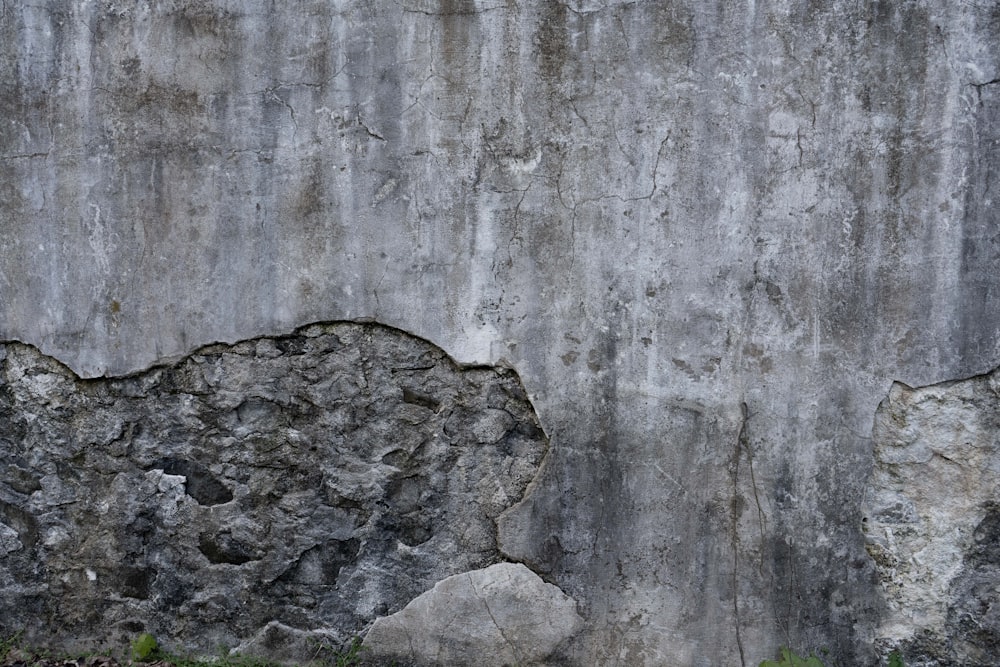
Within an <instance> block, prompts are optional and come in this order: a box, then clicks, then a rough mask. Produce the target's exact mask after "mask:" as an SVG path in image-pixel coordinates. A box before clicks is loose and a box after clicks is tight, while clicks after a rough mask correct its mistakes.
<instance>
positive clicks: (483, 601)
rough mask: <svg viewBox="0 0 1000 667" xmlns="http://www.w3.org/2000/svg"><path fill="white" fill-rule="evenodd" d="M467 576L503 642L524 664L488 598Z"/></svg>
mask: <svg viewBox="0 0 1000 667" xmlns="http://www.w3.org/2000/svg"><path fill="white" fill-rule="evenodd" d="M465 576H466V577H467V578H468V580H469V586H470V587H471V588H472V592H473V593H475V594H476V597H477V598H479V601H480V602H482V603H483V607H484V608H485V609H486V613H487V614H489V617H490V620H491V621H493V625H494V626H495V627H496V629H497V632H499V633H500V636H501V637H503V640H504V641H505V642H507V645H508V646H510V651H511V653H513V654H514V659H515V660H517V662H518V664H521V663H523V662H524V656H522V655H521V652H520V651H518V650H517V646H516V645H515V644H514V642H512V641H511V640H510V638H509V637H508V636H507V633H505V632H504V631H503V627H501V625H500V624H499V623H497V619H496V617H495V616H494V615H493V610H492V609H490V603H489V602H487V601H486V598H485V597H483V595H482V594H481V593H480V592H479V589H478V588H476V583H475V582H474V581H473V580H472V576H471V575H470V574H468V573H466V575H465Z"/></svg>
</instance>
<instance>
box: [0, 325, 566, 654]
mask: <svg viewBox="0 0 1000 667" xmlns="http://www.w3.org/2000/svg"><path fill="white" fill-rule="evenodd" d="M336 325H355V326H361V327H371V328H383V329H386V330H389V331H393V332H396V333H400V334H403V335H405V336H409V337H411V338H415V339H417V340H419V341H421V342H422V343H424V344H426V345H429V346H431V347H433V348H434V349H436V350H439V351H440V352H441V354H442V355H443V358H444V359H446V360H447V362H448V364H450V365H451V366H452V368H453V369H455V370H457V371H459V372H464V371H474V370H494V371H495V370H503V371H507V372H512V373H514V375H515V377H516V378H517V382H518V384H519V385H520V386H521V389H522V390H523V391H524V394H525V398H526V399H527V401H528V404H529V405H530V406H531V410H532V412H533V413H534V415H535V418H536V420H537V421H538V427H539V428H540V429H541V431H542V434H543V436H544V438H545V442H546V448H545V453H544V454H543V456H542V460H541V462H540V463H539V464H538V468H537V469H536V471H535V474H534V475H533V476H532V478H531V481H529V482H528V486H527V487H526V488H525V490H524V493H523V494H522V495H521V497H520V498H519V499H518V500H516V501H515V502H514V503H512V504H511V505H510V507H508V508H507V509H505V510H504V511H503V512H501V513H500V514H499V515H498V516H497V518H496V519H495V520H494V524H495V525H496V528H497V544H496V548H497V551H498V553H499V554H500V555H501V556H502V557H503V558H504V559H505V560H504V561H501V562H500V563H496V564H494V565H499V564H504V563H507V564H510V565H519V566H521V567H524V568H525V569H526V570H527V571H528V572H530V573H531V574H533V575H535V576H536V577H538V578H539V579H540V580H541V581H542V582H543V584H544V585H547V586H554V587H555V588H556V589H557V590H559V592H560V593H562V594H563V595H565V596H566V597H567V598H568V599H570V600H572V601H573V603H574V605H575V606H576V613H577V617H578V618H580V619H581V622H582V617H580V616H579V603H578V602H577V600H576V599H575V598H572V597H570V596H569V595H566V593H565V592H564V591H563V590H562V589H561V588H560V587H559V586H558V585H556V584H554V583H553V582H551V581H549V580H547V579H546V578H545V577H544V573H541V572H538V571H536V568H533V567H531V565H530V564H529V563H526V562H524V561H523V560H521V559H519V558H518V557H517V556H515V555H514V554H513V553H511V552H510V550H508V549H507V548H505V546H504V543H505V542H509V540H506V539H504V537H503V533H510V532H517V528H516V527H512V528H508V529H505V528H504V527H503V526H502V522H503V523H506V522H505V521H504V519H505V517H507V516H508V515H513V514H514V513H515V510H519V509H527V508H529V507H530V500H531V498H530V496H531V495H532V493H533V491H534V490H535V489H536V488H537V487H538V485H539V484H540V479H541V478H542V476H543V473H545V472H546V471H547V469H548V467H549V464H550V461H551V459H552V438H551V436H550V435H549V433H548V431H547V430H546V429H545V426H544V423H543V421H542V419H541V417H540V415H539V414H538V410H537V408H536V405H535V400H534V398H533V397H532V396H531V395H530V394H529V393H528V391H527V387H525V385H524V380H523V379H522V378H521V373H520V372H519V371H518V370H517V368H516V367H515V366H514V365H513V364H511V363H510V362H508V361H507V360H506V359H504V358H501V359H499V360H497V361H496V362H495V363H493V364H489V363H466V362H461V361H458V360H457V359H456V358H455V357H454V356H452V354H451V353H450V352H448V350H446V349H445V348H444V346H442V345H439V344H438V343H436V342H435V341H433V340H430V339H428V338H426V337H424V336H420V335H418V334H415V333H412V332H410V331H407V330H406V329H403V328H401V327H399V326H394V325H391V324H386V323H383V322H380V321H378V320H376V319H375V318H371V317H362V318H356V319H325V320H316V321H312V322H308V323H306V324H302V325H299V326H296V327H294V328H293V329H291V331H284V332H280V333H260V334H257V335H251V336H246V337H241V338H238V339H236V340H233V341H228V340H216V341H212V342H209V343H203V344H199V345H197V346H194V347H192V348H190V349H189V350H187V351H186V352H181V353H177V354H171V355H164V356H161V357H159V358H157V359H155V360H154V361H152V362H151V363H149V364H147V365H145V366H143V367H140V368H136V369H132V370H129V371H127V372H124V373H119V374H102V375H97V376H85V375H81V374H80V373H78V372H77V370H76V369H75V368H73V367H72V366H71V365H69V364H68V363H67V362H65V361H63V360H62V359H61V358H60V357H59V356H58V355H55V354H49V353H47V352H45V351H44V349H42V347H41V346H40V345H36V344H34V343H30V342H26V341H24V340H21V339H19V338H14V337H11V338H6V339H3V340H0V368H2V367H3V366H4V362H5V361H6V359H7V348H8V347H9V346H20V347H23V348H27V349H29V350H32V351H33V352H34V353H35V354H37V355H38V356H39V357H41V358H42V359H43V360H44V361H46V362H48V363H52V364H54V365H55V366H56V368H57V369H58V370H59V371H61V372H62V373H63V374H64V375H65V376H67V377H68V378H69V379H71V380H72V381H73V382H74V384H79V383H85V384H86V383H96V382H103V381H109V380H125V379H133V378H138V377H140V376H143V375H147V374H149V373H154V372H156V371H159V370H165V369H170V368H176V367H178V366H179V365H180V364H182V363H184V362H185V361H186V360H188V359H190V358H191V357H194V356H197V355H198V354H202V353H206V352H208V351H210V350H212V349H213V348H216V347H219V346H224V347H228V348H232V347H235V346H237V345H240V344H241V343H247V342H251V341H259V340H281V339H288V338H294V337H297V336H305V337H310V335H309V330H310V329H312V328H314V327H329V326H336ZM488 567H493V565H491V566H488ZM483 569H486V568H483ZM475 571H476V570H471V571H468V572H464V573H457V574H455V575H451V576H463V575H464V576H469V575H470V573H471V572H475ZM448 578H449V577H445V579H448ZM445 579H442V580H440V581H438V582H436V583H435V584H434V586H433V587H432V588H430V589H428V590H427V591H425V592H424V593H421V594H420V595H418V596H417V598H419V597H420V596H421V595H426V594H428V593H430V592H431V591H433V590H434V589H435V588H437V586H438V585H439V584H440V583H441V582H443V581H444V580H445ZM470 585H471V579H470ZM417 598H414V599H413V600H411V601H410V602H408V603H407V604H406V605H404V606H403V608H402V609H400V611H403V609H405V608H406V607H407V606H409V605H410V604H411V603H412V602H413V601H414V600H416V599H417ZM396 613H399V612H396ZM380 618H381V617H380ZM378 620H379V619H378V618H376V619H375V621H372V623H370V624H369V625H368V627H367V628H364V629H363V630H362V632H361V634H362V635H367V633H368V632H369V631H370V630H371V628H372V626H373V625H374V623H375V622H376V621H378ZM272 626H273V627H274V628H277V629H281V630H285V631H288V632H292V633H295V634H299V633H305V634H310V635H316V636H326V635H327V633H329V631H330V629H329V628H322V627H319V628H313V629H310V630H304V629H301V628H293V627H291V626H285V625H284V624H281V623H279V622H278V621H271V622H269V623H267V624H265V625H264V626H263V627H261V628H260V629H259V630H258V631H257V632H256V633H255V634H254V635H252V636H251V637H250V638H248V639H247V640H246V641H244V642H243V643H242V644H240V647H249V646H250V645H251V644H252V642H253V641H255V640H256V639H257V638H258V637H262V636H263V634H264V633H265V632H267V631H268V630H269V629H272ZM498 627H499V626H498ZM579 631H580V629H579V627H578V628H577V630H576V631H575V632H574V633H573V635H571V636H570V637H567V639H569V638H571V637H572V636H575V635H576V634H579ZM240 647H237V648H234V649H233V650H232V651H230V653H231V654H235V653H236V652H239V651H240V650H243V649H241V648H240Z"/></svg>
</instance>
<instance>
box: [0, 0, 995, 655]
mask: <svg viewBox="0 0 1000 667" xmlns="http://www.w3.org/2000/svg"><path fill="white" fill-rule="evenodd" d="M998 36H1000V12H998V11H997V8H996V4H995V3H994V2H985V1H983V0H970V1H967V2H962V3H945V2H933V1H930V0H907V1H906V2H894V1H893V2H890V1H888V0H882V1H873V2H864V3H858V2H847V1H843V0H841V1H837V2H829V3H818V2H811V1H810V2H806V1H805V0H803V1H802V2H791V1H790V0H786V1H780V0H779V1H776V2H771V3H756V2H753V1H749V2H740V3H733V2H721V1H708V2H702V1H700V0H698V1H695V0H690V1H678V2H667V1H665V0H664V1H653V0H650V1H647V2H619V1H615V0H607V1H598V0H565V1H563V2H560V1H557V0H544V1H541V0H540V1H539V2H515V1H514V0H508V1H505V0H440V1H435V0H400V1H398V2H397V1H392V0H377V1H374V2H349V1H347V0H324V1H322V2H319V1H304V2H297V3H289V4H287V5H285V4H275V3H270V2H264V1H263V0H248V1H245V2H236V1H232V0H231V1H228V2H227V1H225V0H209V1H204V2H202V1H199V2H193V1H187V0H174V1H171V2H142V1H140V2H134V3H133V2H129V3H124V2H117V1H110V0H109V1H106V2H105V1H102V2H88V1H86V0H76V1H70V0H52V1H50V2H47V3H38V4H28V3H21V2H13V1H10V0H8V1H6V2H3V3H2V5H0V50H2V53H3V57H2V58H0V231H2V234H0V303H2V304H3V309H2V311H0V339H7V340H15V339H16V340H21V341H24V342H27V343H31V344H34V345H37V346H38V347H39V348H40V349H41V350H42V351H43V352H45V353H47V354H51V355H53V356H55V357H57V358H58V359H60V360H62V361H63V362H65V363H66V364H68V365H69V366H70V367H72V368H73V369H74V370H75V371H76V372H78V373H80V374H81V375H83V376H87V377H94V376H100V375H116V374H121V373H128V372H132V371H135V370H138V369H142V368H145V367H147V366H149V365H150V364H152V363H154V362H157V361H160V360H163V359H167V358H173V357H176V356H177V355H182V354H184V353H186V352H189V351H191V350H193V349H194V348H196V347H198V346H200V345H202V344H205V343H210V342H213V341H229V342H232V341H236V340H239V339H244V338H250V337H253V336H257V335H261V334H274V333H284V332H288V331H291V330H292V329H294V328H295V327H296V326H298V325H301V324H305V323H308V322H312V321H319V320H369V319H373V320H377V321H379V322H383V323H386V324H389V325H392V326H395V327H399V328H401V329H403V330H405V331H408V332H411V333H413V334H416V335H418V336H421V337H424V338H426V339H428V340H430V341H432V342H434V343H435V344H437V345H439V346H441V347H442V348H443V349H444V350H446V351H447V352H448V353H449V354H451V355H452V356H453V357H454V358H456V359H457V360H459V361H462V362H475V363H505V364H509V365H511V366H512V367H513V368H515V369H516V370H517V372H518V373H519V375H520V377H521V378H522V380H523V381H524V384H525V387H526V389H527V392H528V394H529V396H530V398H531V399H532V401H533V404H534V407H535V410H536V411H537V413H538V415H539V418H540V420H541V423H542V425H543V427H544V428H545V430H546V433H547V434H548V435H549V436H550V438H551V450H550V454H549V457H548V459H547V460H546V463H545V465H544V466H543V469H542V471H541V472H540V474H539V476H538V477H537V478H536V480H535V482H534V483H533V485H532V487H531V488H530V490H529V495H528V497H527V498H526V500H525V501H524V502H523V503H522V504H520V505H519V506H517V507H516V508H514V509H512V510H510V511H509V512H508V513H507V514H505V515H504V517H503V518H502V519H501V521H500V523H499V526H500V531H499V541H500V544H501V548H502V550H503V552H504V553H505V555H506V557H507V558H508V559H510V560H514V561H519V562H523V563H524V564H526V565H527V566H528V567H530V568H531V569H532V570H533V571H535V572H536V573H538V574H539V575H541V576H542V578H543V579H545V580H546V581H547V582H550V583H554V584H556V585H558V586H559V587H560V588H561V589H562V590H563V591H564V592H565V593H566V594H568V595H569V596H571V597H573V598H574V599H576V600H577V601H578V603H579V611H580V615H581V616H582V617H583V619H584V621H585V624H586V625H585V628H584V630H583V632H582V633H581V634H580V635H579V636H578V638H577V640H576V643H575V645H574V646H573V647H572V648H571V652H570V655H572V656H573V659H574V660H575V661H576V662H577V663H578V664H609V665H612V664H622V665H626V664H627V665H638V664H648V665H657V664H676V665H739V664H756V663H757V662H759V660H761V659H763V658H766V657H773V655H774V654H775V651H776V649H777V646H778V645H779V644H789V645H791V646H792V647H793V648H798V649H800V650H801V651H803V652H805V650H808V649H813V648H815V649H819V648H826V649H828V650H829V651H830V653H831V654H832V655H833V656H835V657H836V658H837V659H838V660H839V661H840V662H841V663H844V664H857V665H862V664H873V663H874V662H875V657H876V656H875V654H874V649H873V648H872V646H873V641H874V639H875V635H876V628H877V627H879V624H880V619H881V618H882V617H883V616H884V615H885V614H886V613H888V612H887V611H886V604H885V601H884V600H883V598H882V597H881V593H880V592H879V589H878V586H877V585H876V573H875V569H874V565H873V563H872V561H871V560H870V558H869V557H868V555H867V553H866V551H865V548H864V540H863V537H862V533H861V530H860V525H861V518H862V517H861V509H860V508H861V502H862V496H863V490H864V488H865V485H866V482H867V480H868V476H869V471H870V470H871V468H872V465H873V453H872V452H873V445H872V441H871V433H872V424H873V416H874V414H875V410H876V407H877V405H878V403H879V402H880V401H881V400H882V399H883V398H884V397H885V395H886V394H887V393H888V391H889V388H890V386H891V383H892V381H894V380H899V381H902V382H905V383H907V384H909V385H911V386H917V385H922V384H929V383H933V382H938V381H942V380H948V379H956V378H962V377H967V376H969V375H972V374H975V373H981V372H984V371H986V370H988V369H991V368H993V367H994V366H996V365H997V364H998V363H1000V326H998V324H1000V308H998V305H1000V304H998V301H1000V291H998V290H997V276H998V275H1000V266H998V265H1000V237H998V235H997V229H998V220H997V216H998V213H997V211H998V207H997V206H996V204H995V203H994V198H995V197H996V192H997V188H996V178H997V176H996V174H997V169H998V165H1000V111H998V109H1000V105H998V102H1000V99H998V98H1000V84H998V80H1000V63H998V60H1000V52H998V50H997V49H996V43H997V40H998ZM4 535H6V534H4ZM3 539H4V540H5V541H4V542H3V544H6V543H7V541H8V540H7V538H6V537H3Z"/></svg>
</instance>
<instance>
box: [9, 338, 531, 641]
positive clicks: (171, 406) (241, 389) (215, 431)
mask: <svg viewBox="0 0 1000 667" xmlns="http://www.w3.org/2000/svg"><path fill="white" fill-rule="evenodd" d="M0 350H2V351H3V354H0V357H3V360H2V361H0V473H2V477H0V549H2V552H3V553H2V555H0V587H2V589H3V595H2V596H0V636H4V637H7V636H9V635H10V634H13V633H14V632H15V631H17V630H22V629H23V630H25V640H26V641H29V642H32V641H33V642H44V643H45V644H47V645H54V646H53V647H55V646H61V647H64V648H73V649H81V648H87V647H88V646H90V647H97V646H104V645H107V646H109V647H115V646H119V647H120V646H127V645H128V640H129V639H130V638H131V637H134V636H135V635H137V634H138V633H140V632H150V633H152V634H153V635H155V636H156V637H158V638H159V640H160V641H161V642H162V643H163V644H164V645H165V646H167V647H168V648H170V649H172V650H175V651H177V650H181V649H188V650H196V651H201V652H207V653H215V652H216V651H217V649H218V648H219V647H229V648H232V647H234V646H236V645H238V644H241V643H247V645H248V646H250V647H256V648H258V649H260V652H261V653H264V654H268V655H273V656H276V657H282V658H284V659H299V660H303V659H305V658H306V657H308V656H306V655H305V654H304V653H303V652H302V649H303V646H304V643H305V640H304V639H302V637H306V636H310V635H308V633H310V632H312V633H313V634H314V635H315V637H318V638H319V639H321V640H322V643H324V644H327V645H330V646H338V645H339V644H340V643H341V642H344V641H346V640H348V639H350V638H351V637H353V636H354V635H356V634H359V633H361V632H363V631H364V630H365V629H367V627H368V625H369V624H370V623H371V622H372V621H373V620H374V619H375V617H376V616H377V615H386V614H389V613H392V612H395V611H398V610H399V609H401V608H402V607H403V606H404V605H405V604H407V603H408V602H409V601H410V600H411V599H413V598H414V597H416V596H417V595H419V594H420V593H423V592H424V591H425V590H427V589H428V588H430V587H431V586H433V585H434V584H435V583H436V582H437V581H439V580H441V579H443V578H445V577H447V576H450V575H453V574H456V573H459V572H465V571H467V570H471V569H476V568H481V567H484V566H487V565H490V564H493V563H496V562H497V561H499V560H501V556H500V553H499V551H498V549H497V539H496V526H495V519H496V517H497V516H498V515H499V513H500V512H502V511H503V510H505V509H506V508H508V507H510V506H511V504H513V503H514V502H516V501H518V500H519V499H520V498H521V497H522V496H523V494H524V491H525V488H526V487H527V485H528V483H529V482H530V481H531V479H532V478H533V477H534V475H535V473H536V471H537V469H538V465H539V464H540V462H541V459H542V457H543V455H544V453H545V451H546V449H547V445H548V443H547V441H546V438H545V435H544V433H542V431H541V428H540V427H539V425H538V422H537V420H536V418H535V416H534V413H533V412H532V410H531V406H530V404H529V403H528V401H527V399H526V398H525V396H524V391H523V389H522V387H521V384H520V382H519V380H518V379H517V376H516V375H515V374H514V373H513V372H512V371H509V370H505V369H495V368H465V369H462V368H458V367H457V366H456V365H455V364H454V363H453V362H452V361H451V360H450V359H448V358H447V356H446V355H445V354H444V353H442V352H441V351H440V350H439V349H437V348H435V347H434V346H432V345H430V344H428V343H426V342H425V341H421V340H419V339H416V338H413V337H412V336H408V335H406V334H404V333H402V332H399V331H396V330H392V329H388V328H386V327H382V326H377V325H358V324H347V323H343V324H329V325H314V326H310V327H307V328H305V329H303V330H301V331H300V332H298V333H296V334H295V335H290V336H283V337H280V338H260V339H255V340H250V341H246V342H242V343H239V344H237V345H235V346H229V345H214V346H210V347H206V348H202V349H200V350H198V351H197V353H196V354H194V355H193V356H190V357H187V358H185V359H183V360H181V361H179V362H177V363H175V364H174V365H171V366H165V367H158V368H154V369H152V370H149V371H145V372H143V373H139V374H137V375H134V376H130V377H126V378H121V379H114V380H92V381H83V380H79V379H78V378H76V377H75V376H74V375H73V374H72V373H71V372H70V371H69V370H68V369H66V368H65V367H64V366H62V365H60V364H59V363H58V362H56V361H54V360H53V359H51V358H48V357H44V356H42V355H40V354H39V353H38V352H37V350H35V349H34V348H32V347H28V346H25V345H21V344H8V345H6V346H0ZM269 623H270V624H271V625H270V626H268V624H269ZM265 626H268V628H267V629H266V630H265ZM283 627H284V628H287V629H288V631H287V632H285V633H284V634H285V635H288V637H286V638H285V639H281V638H280V637H279V638H278V639H275V637H276V636H278V635H281V632H278V631H279V630H281V629H282V628H283ZM276 633H277V634H276ZM304 633H306V634H304ZM255 635H258V637H257V638H256V639H254V637H255ZM289 637H290V638H291V639H292V640H295V641H291V640H289V639H288V638H289ZM296 638H297V639H296ZM279 639H281V640H280V641H279ZM289 644H291V646H290V647H289V646H287V645H289ZM317 645H318V643H317ZM295 650H298V654H297V655H295V654H294V652H295Z"/></svg>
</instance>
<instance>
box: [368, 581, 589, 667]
mask: <svg viewBox="0 0 1000 667" xmlns="http://www.w3.org/2000/svg"><path fill="white" fill-rule="evenodd" d="M582 625H583V619H582V618H580V616H579V615H578V614H577V612H576V603H575V602H574V601H573V600H571V599H569V598H568V597H566V595H565V594H564V593H563V592H562V591H560V590H559V589H558V588H556V587H555V586H553V585H552V584H547V583H545V582H544V581H542V580H541V579H540V578H539V577H538V575H537V574H535V573H534V572H532V571H531V570H529V569H528V568H526V567H525V566H524V565H520V564H514V563H500V564H497V565H492V566H490V567H488V568H485V569H482V570H476V571H473V572H464V573H462V574H456V575H454V576H451V577H448V578H447V579H445V580H444V581H441V582H439V583H437V584H436V585H435V586H434V588H433V589H432V590H429V591H427V592H426V593H424V594H422V595H420V596H419V597H418V598H416V599H415V600H413V602H411V603H410V604H408V605H406V607H405V608H404V609H402V610H401V611H398V612H396V613H395V614H393V615H392V616H387V617H384V618H380V619H378V620H376V621H375V624H374V625H373V626H372V628H371V630H370V631H369V632H368V635H367V636H366V637H365V643H364V646H365V648H366V649H367V650H369V651H371V655H372V657H375V658H382V659H384V660H403V661H405V662H409V663H412V664H415V665H468V664H472V663H473V662H474V663H475V664H477V665H482V666H483V667H503V666H504V665H524V666H528V665H538V664H548V663H547V658H549V657H550V656H551V655H552V653H553V652H555V651H556V649H558V648H559V646H560V644H562V643H563V642H565V641H566V640H567V639H568V638H570V637H572V636H573V635H574V634H576V633H577V632H578V631H579V630H580V628H581V627H582ZM472 656H475V659H473V658H472Z"/></svg>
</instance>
